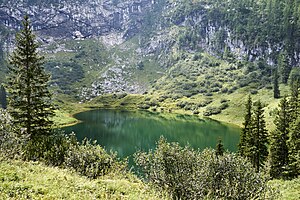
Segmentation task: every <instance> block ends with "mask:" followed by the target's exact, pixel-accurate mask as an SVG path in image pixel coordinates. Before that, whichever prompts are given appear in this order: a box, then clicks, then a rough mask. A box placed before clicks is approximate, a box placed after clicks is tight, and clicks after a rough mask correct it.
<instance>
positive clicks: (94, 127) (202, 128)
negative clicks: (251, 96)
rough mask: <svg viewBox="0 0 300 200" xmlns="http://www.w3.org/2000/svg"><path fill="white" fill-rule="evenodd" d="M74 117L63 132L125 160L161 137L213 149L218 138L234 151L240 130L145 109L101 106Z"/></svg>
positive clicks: (196, 146)
mask: <svg viewBox="0 0 300 200" xmlns="http://www.w3.org/2000/svg"><path fill="white" fill-rule="evenodd" d="M75 118H77V119H78V120H80V121H81V122H80V123H78V124H76V125H73V126H69V127H65V128H64V130H65V132H66V133H71V132H74V133H75V134H76V137H77V138H78V139H79V140H80V141H81V140H83V139H84V138H88V139H91V140H97V143H98V144H100V145H101V146H102V147H104V148H105V149H106V150H107V151H110V150H112V151H115V152H117V154H118V157H120V158H125V157H129V160H132V155H133V154H134V153H135V152H136V151H138V150H142V151H149V150H150V149H153V150H154V149H155V147H156V143H157V141H158V140H159V139H160V137H161V136H163V137H164V138H166V139H167V141H168V142H178V143H179V144H180V145H181V146H185V145H189V146H191V147H193V148H195V149H200V150H203V149H205V148H215V146H216V144H217V142H218V139H219V138H220V139H221V140H222V142H223V144H224V148H225V149H226V150H228V151H230V152H235V151H237V144H238V142H239V136H240V134H239V133H240V131H241V129H240V128H239V127H237V126H234V125H230V124H224V123H221V122H218V121H214V120H211V119H207V118H204V119H201V118H199V117H197V116H189V115H178V114H171V113H170V114H169V113H167V114H164V113H163V114H160V113H152V112H147V111H124V110H108V109H101V110H92V111H87V112H82V113H79V114H77V115H75ZM129 162H131V161H129Z"/></svg>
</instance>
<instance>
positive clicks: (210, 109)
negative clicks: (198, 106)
mask: <svg viewBox="0 0 300 200" xmlns="http://www.w3.org/2000/svg"><path fill="white" fill-rule="evenodd" d="M221 112H222V110H221V108H219V107H207V108H206V110H205V111H204V113H203V115H204V116H206V117H208V116H211V115H216V114H219V113H221Z"/></svg>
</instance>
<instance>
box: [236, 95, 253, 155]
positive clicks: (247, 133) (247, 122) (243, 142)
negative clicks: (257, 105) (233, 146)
mask: <svg viewBox="0 0 300 200" xmlns="http://www.w3.org/2000/svg"><path fill="white" fill-rule="evenodd" d="M245 106H246V114H245V118H244V123H243V129H242V132H241V135H240V142H239V144H238V152H239V154H240V155H241V156H246V154H247V151H248V149H249V146H248V140H249V139H250V137H251V135H252V132H251V131H252V129H251V123H252V122H251V120H252V118H251V117H252V99H251V96H250V95H249V96H248V100H247V102H246V105H245Z"/></svg>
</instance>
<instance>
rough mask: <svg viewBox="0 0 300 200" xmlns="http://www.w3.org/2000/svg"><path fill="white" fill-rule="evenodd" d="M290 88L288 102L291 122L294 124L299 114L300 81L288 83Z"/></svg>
mask: <svg viewBox="0 0 300 200" xmlns="http://www.w3.org/2000/svg"><path fill="white" fill-rule="evenodd" d="M290 88H291V98H290V101H289V104H290V116H291V122H294V121H295V120H296V119H297V117H298V116H299V114H300V99H299V95H300V81H299V80H298V79H296V80H295V81H293V82H291V83H290Z"/></svg>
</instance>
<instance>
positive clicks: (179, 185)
mask: <svg viewBox="0 0 300 200" xmlns="http://www.w3.org/2000/svg"><path fill="white" fill-rule="evenodd" d="M135 161H136V163H137V165H138V166H140V167H141V169H142V170H143V173H144V175H145V176H146V178H147V179H148V180H149V181H150V182H151V183H153V184H154V185H156V186H157V187H158V188H163V189H166V190H167V191H168V192H169V193H170V194H171V195H172V197H173V199H264V197H265V194H266V192H267V191H270V190H269V189H268V187H267V185H266V180H265V179H264V178H263V177H262V176H261V175H259V174H257V173H256V172H255V170H254V168H253V167H252V165H251V164H250V163H249V162H248V161H247V160H246V159H244V158H242V157H240V156H237V155H235V154H229V153H225V154H224V155H223V156H219V157H218V156H216V152H215V151H214V150H209V149H206V150H204V151H202V152H200V151H196V150H193V149H192V148H190V147H180V146H179V145H178V144H177V143H171V144H170V143H168V142H166V141H165V140H164V139H163V138H162V139H160V141H159V142H158V144H157V147H156V149H155V150H154V151H151V152H149V153H145V152H138V153H137V154H136V155H135ZM270 194H271V193H270ZM270 198H272V195H270Z"/></svg>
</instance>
